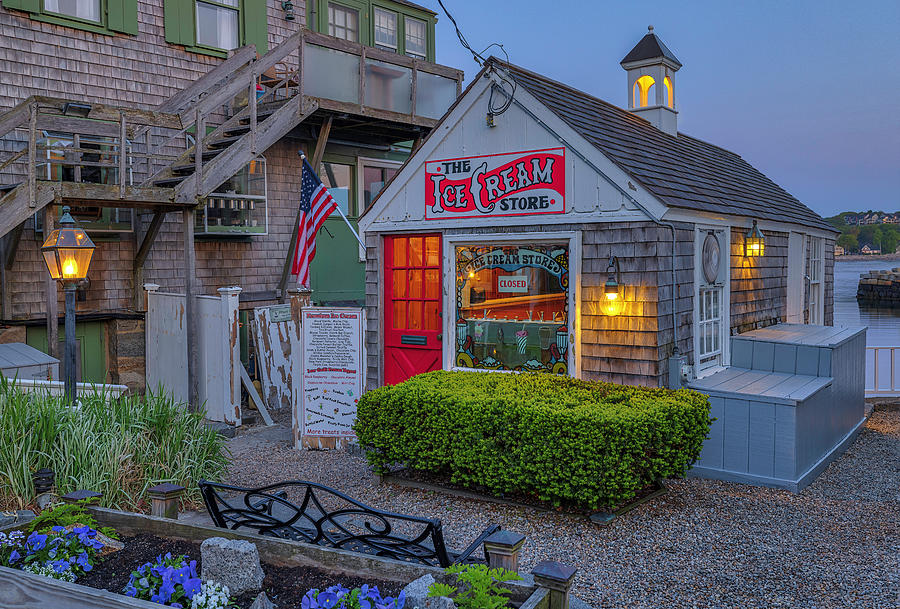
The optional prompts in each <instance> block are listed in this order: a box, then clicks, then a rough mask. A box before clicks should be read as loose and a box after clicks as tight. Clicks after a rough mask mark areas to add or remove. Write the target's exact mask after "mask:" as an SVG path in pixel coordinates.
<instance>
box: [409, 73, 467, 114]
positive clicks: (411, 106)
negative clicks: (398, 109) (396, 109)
mask: <svg viewBox="0 0 900 609" xmlns="http://www.w3.org/2000/svg"><path fill="white" fill-rule="evenodd" d="M418 86H419V60H418V59H413V67H412V89H411V90H410V92H409V95H410V104H409V116H410V117H412V118H415V116H416V95H417V93H416V92H417V89H418ZM457 97H458V96H457Z"/></svg>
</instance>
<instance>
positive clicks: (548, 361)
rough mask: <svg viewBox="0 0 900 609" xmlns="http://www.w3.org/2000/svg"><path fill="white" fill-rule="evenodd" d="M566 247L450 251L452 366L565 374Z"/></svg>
mask: <svg viewBox="0 0 900 609" xmlns="http://www.w3.org/2000/svg"><path fill="white" fill-rule="evenodd" d="M569 332H570V329H569V251H568V247H567V246H566V245H561V244H560V245H527V246H524V245H523V246H519V245H502V246H497V245H488V246H460V247H457V248H456V357H455V362H456V365H457V366H459V367H462V368H480V369H486V370H518V371H525V372H552V373H553V374H566V372H567V369H568V351H569Z"/></svg>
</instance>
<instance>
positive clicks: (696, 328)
mask: <svg viewBox="0 0 900 609" xmlns="http://www.w3.org/2000/svg"><path fill="white" fill-rule="evenodd" d="M709 232H714V233H716V236H717V237H718V239H719V256H720V259H719V274H718V279H717V280H716V282H715V284H714V285H715V286H716V287H717V288H718V289H717V291H718V293H719V299H720V301H719V313H720V315H719V319H718V320H716V323H717V326H718V331H719V338H720V341H719V350H718V352H717V353H716V358H717V359H716V360H714V361H711V362H705V363H702V364H701V362H700V340H701V332H700V328H701V321H700V313H701V311H700V307H701V302H700V297H701V292H703V291H704V290H703V288H705V286H707V285H708V284H707V282H706V279H705V277H704V276H703V241H704V240H705V239H706V235H707V234H708V233H709ZM702 323H708V322H702ZM693 346H694V376H695V377H696V378H702V377H704V376H708V375H710V374H714V373H716V372H719V371H720V370H722V369H724V368H725V367H726V366H728V365H729V364H731V228H730V227H728V226H712V225H710V226H705V225H695V227H694V310H693Z"/></svg>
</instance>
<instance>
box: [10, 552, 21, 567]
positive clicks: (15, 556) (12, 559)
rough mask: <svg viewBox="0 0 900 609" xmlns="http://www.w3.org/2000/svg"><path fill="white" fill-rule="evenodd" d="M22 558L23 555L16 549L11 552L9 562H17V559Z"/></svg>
mask: <svg viewBox="0 0 900 609" xmlns="http://www.w3.org/2000/svg"><path fill="white" fill-rule="evenodd" d="M20 558H22V555H21V554H19V553H18V552H16V551H15V550H13V551H12V552H10V554H9V562H10V564H12V563H14V562H16V561H17V560H19V559H20Z"/></svg>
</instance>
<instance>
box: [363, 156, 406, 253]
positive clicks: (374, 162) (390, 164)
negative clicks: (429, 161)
mask: <svg viewBox="0 0 900 609" xmlns="http://www.w3.org/2000/svg"><path fill="white" fill-rule="evenodd" d="M402 166H403V161H389V160H387V159H372V158H369V157H358V158H357V160H356V192H357V195H356V205H357V208H358V209H359V210H360V211H359V216H361V215H362V214H363V213H365V209H366V207H365V205H366V200H365V199H366V193H365V176H364V175H363V170H364V168H365V167H380V168H382V169H397V170H399V169H400V167H402ZM359 216H357V218H358V217H359ZM360 236H362V235H360ZM359 261H360V262H365V261H366V250H365V249H363V246H362V245H360V246H359Z"/></svg>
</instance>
